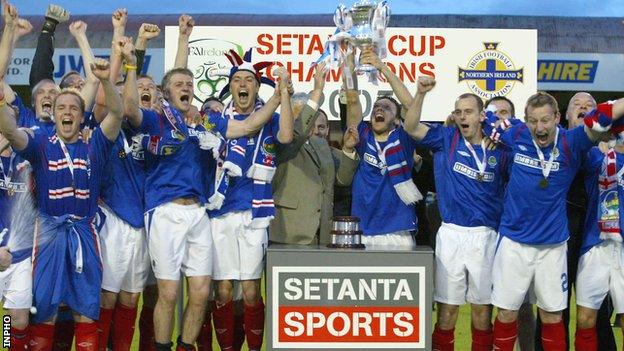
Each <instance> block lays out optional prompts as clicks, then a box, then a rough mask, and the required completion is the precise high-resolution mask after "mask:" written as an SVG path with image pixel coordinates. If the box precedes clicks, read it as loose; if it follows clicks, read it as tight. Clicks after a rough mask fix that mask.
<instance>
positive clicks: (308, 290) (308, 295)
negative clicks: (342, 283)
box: [303, 278, 321, 300]
mask: <svg viewBox="0 0 624 351" xmlns="http://www.w3.org/2000/svg"><path fill="white" fill-rule="evenodd" d="M320 282H321V280H320V279H318V278H312V279H306V280H305V281H304V285H303V287H304V289H305V290H304V299H306V300H320V299H321V295H319V294H314V295H313V294H312V293H313V292H316V293H318V292H319V291H320V290H321V287H320V286H319V285H318V284H319V283H320ZM313 284H317V285H313Z"/></svg>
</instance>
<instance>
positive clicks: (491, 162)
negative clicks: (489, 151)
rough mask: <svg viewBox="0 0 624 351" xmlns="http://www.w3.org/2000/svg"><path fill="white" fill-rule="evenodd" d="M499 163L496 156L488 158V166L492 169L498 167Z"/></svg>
mask: <svg viewBox="0 0 624 351" xmlns="http://www.w3.org/2000/svg"><path fill="white" fill-rule="evenodd" d="M497 163H498V161H496V157H494V156H490V157H488V165H490V167H496V164H497Z"/></svg>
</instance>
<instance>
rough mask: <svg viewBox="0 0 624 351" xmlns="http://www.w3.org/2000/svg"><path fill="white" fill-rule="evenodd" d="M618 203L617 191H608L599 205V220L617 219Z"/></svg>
mask: <svg viewBox="0 0 624 351" xmlns="http://www.w3.org/2000/svg"><path fill="white" fill-rule="evenodd" d="M619 209H620V201H619V199H618V192H617V191H610V192H609V193H608V194H607V196H605V198H604V200H603V201H602V203H601V204H600V220H603V221H609V220H616V219H618V218H619V215H618V213H619Z"/></svg>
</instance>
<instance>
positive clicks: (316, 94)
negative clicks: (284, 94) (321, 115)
mask: <svg viewBox="0 0 624 351" xmlns="http://www.w3.org/2000/svg"><path fill="white" fill-rule="evenodd" d="M328 74H329V70H328V69H327V68H326V67H325V63H321V64H319V65H318V66H316V68H315V71H314V90H312V92H311V93H310V99H309V100H308V103H307V105H309V106H310V107H312V109H314V111H315V112H316V111H318V108H319V103H320V102H321V97H322V96H323V89H324V88H325V81H326V79H327V75H328ZM305 110H306V107H304V108H303V109H301V112H300V113H299V117H297V118H298V119H301V123H302V126H303V135H304V136H306V137H307V136H308V135H309V134H310V130H311V129H312V128H314V123H316V119H317V118H318V113H313V114H310V113H304V111H305Z"/></svg>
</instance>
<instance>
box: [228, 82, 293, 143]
mask: <svg viewBox="0 0 624 351" xmlns="http://www.w3.org/2000/svg"><path fill="white" fill-rule="evenodd" d="M278 76H279V77H281V76H282V74H281V73H279V74H278ZM281 84H282V82H278V86H277V87H276V88H275V92H274V93H273V95H272V96H271V98H270V99H269V100H268V101H267V102H266V103H265V104H264V106H262V107H261V108H260V109H258V110H257V111H254V112H252V113H251V114H250V115H249V117H247V118H245V119H244V120H242V121H237V120H235V119H230V120H229V121H228V127H227V131H226V134H225V137H226V138H227V139H236V138H240V137H242V136H245V135H247V136H251V135H254V134H256V133H257V132H258V131H259V130H260V129H261V128H262V126H264V125H265V124H266V123H267V122H268V121H270V120H271V117H272V116H273V113H274V112H275V110H276V109H277V107H278V106H279V105H280V103H281V100H282V97H281V88H280V85H281ZM286 93H287V92H286ZM288 103H289V104H290V101H289V102H288Z"/></svg>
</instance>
